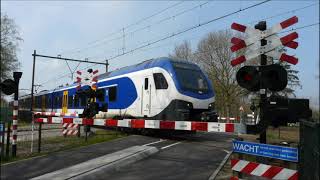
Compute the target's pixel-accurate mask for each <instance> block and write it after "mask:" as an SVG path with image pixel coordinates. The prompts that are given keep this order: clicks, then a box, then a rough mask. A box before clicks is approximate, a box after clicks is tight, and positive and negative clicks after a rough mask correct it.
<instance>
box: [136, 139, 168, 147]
mask: <svg viewBox="0 0 320 180" xmlns="http://www.w3.org/2000/svg"><path fill="white" fill-rule="evenodd" d="M164 141H167V140H165V139H160V140H159V141H155V142H151V143H148V144H144V145H142V146H148V145H151V144H157V143H160V142H164Z"/></svg>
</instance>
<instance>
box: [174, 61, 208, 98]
mask: <svg viewBox="0 0 320 180" xmlns="http://www.w3.org/2000/svg"><path fill="white" fill-rule="evenodd" d="M173 68H174V70H175V72H176V75H177V79H178V81H179V83H180V85H181V87H182V89H183V90H185V91H193V92H196V93H199V94H203V93H207V92H208V91H209V87H208V82H207V80H206V78H205V76H204V74H203V73H202V71H201V70H200V69H199V68H198V67H197V66H195V65H192V64H186V63H173Z"/></svg>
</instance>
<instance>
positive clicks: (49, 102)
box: [48, 96, 52, 108]
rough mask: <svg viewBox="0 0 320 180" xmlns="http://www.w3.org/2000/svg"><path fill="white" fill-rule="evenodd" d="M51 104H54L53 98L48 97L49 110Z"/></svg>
mask: <svg viewBox="0 0 320 180" xmlns="http://www.w3.org/2000/svg"><path fill="white" fill-rule="evenodd" d="M51 104H52V97H50V96H48V108H51V107H52V106H51Z"/></svg>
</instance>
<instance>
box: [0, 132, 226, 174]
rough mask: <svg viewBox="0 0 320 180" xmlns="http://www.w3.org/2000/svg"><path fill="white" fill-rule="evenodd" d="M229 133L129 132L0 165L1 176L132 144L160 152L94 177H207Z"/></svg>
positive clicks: (50, 167)
mask: <svg viewBox="0 0 320 180" xmlns="http://www.w3.org/2000/svg"><path fill="white" fill-rule="evenodd" d="M231 140H232V136H230V135H226V134H221V133H220V134H219V133H198V134H192V135H179V136H175V137H173V138H170V139H160V138H158V137H147V136H138V135H132V136H129V137H126V138H122V139H118V140H114V141H110V142H105V143H100V144H96V145H92V146H89V147H82V148H77V149H73V150H68V151H63V152H58V153H54V154H51V155H48V156H44V157H38V158H33V159H29V160H24V161H20V162H16V163H11V164H6V165H2V166H1V179H29V178H32V177H37V176H40V175H43V174H46V173H49V172H52V171H56V170H59V169H62V168H66V167H69V166H72V165H76V164H78V163H82V162H85V161H88V160H90V159H93V158H96V157H99V156H103V155H106V154H110V153H113V152H116V151H119V150H122V149H125V148H128V147H131V146H135V145H148V146H154V147H157V148H158V149H159V150H160V151H159V152H158V153H156V154H154V155H152V156H149V157H147V158H145V159H142V160H140V161H138V162H136V163H133V164H130V165H127V166H125V167H122V168H120V169H116V170H113V171H111V172H109V173H108V174H105V175H104V176H99V177H96V178H95V179H120V180H127V179H128V180H129V179H130V180H134V179H139V180H141V179H150V180H151V179H152V180H154V179H193V180H194V179H208V178H209V176H210V175H211V174H212V173H213V171H214V170H215V169H216V168H217V167H218V166H219V164H220V163H221V161H222V160H223V159H224V157H225V156H226V154H227V151H230V150H231Z"/></svg>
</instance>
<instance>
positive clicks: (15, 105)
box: [12, 100, 19, 146]
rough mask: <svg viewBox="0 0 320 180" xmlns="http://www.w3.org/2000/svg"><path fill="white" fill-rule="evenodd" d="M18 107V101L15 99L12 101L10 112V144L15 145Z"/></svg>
mask: <svg viewBox="0 0 320 180" xmlns="http://www.w3.org/2000/svg"><path fill="white" fill-rule="evenodd" d="M18 109H19V102H18V101H17V100H15V101H13V112H12V113H13V114H12V145H13V146H16V144H17V136H18Z"/></svg>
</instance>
